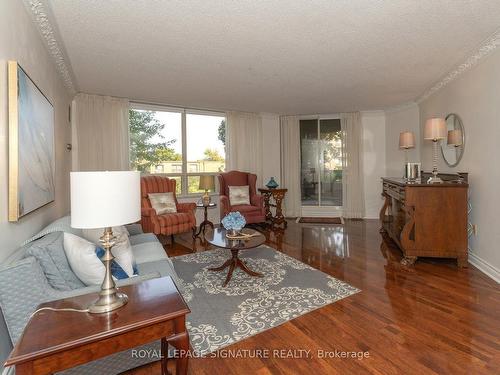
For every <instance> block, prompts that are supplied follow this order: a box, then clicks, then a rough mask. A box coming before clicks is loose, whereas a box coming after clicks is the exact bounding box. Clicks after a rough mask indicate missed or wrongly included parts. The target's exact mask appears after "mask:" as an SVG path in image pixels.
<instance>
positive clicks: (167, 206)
mask: <svg viewBox="0 0 500 375" xmlns="http://www.w3.org/2000/svg"><path fill="white" fill-rule="evenodd" d="M148 198H149V201H150V202H151V207H153V208H154V210H155V211H156V214H157V215H163V214H167V213H175V212H177V206H176V205H175V198H174V193H151V194H148Z"/></svg>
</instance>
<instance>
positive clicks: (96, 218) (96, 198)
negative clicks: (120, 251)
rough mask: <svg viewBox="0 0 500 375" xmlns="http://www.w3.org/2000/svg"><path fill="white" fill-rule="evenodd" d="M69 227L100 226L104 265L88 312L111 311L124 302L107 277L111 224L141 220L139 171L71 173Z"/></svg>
mask: <svg viewBox="0 0 500 375" xmlns="http://www.w3.org/2000/svg"><path fill="white" fill-rule="evenodd" d="M70 185H71V226H72V227H73V228H81V229H96V228H104V229H103V235H102V237H101V239H100V242H101V243H102V247H103V248H104V250H105V253H104V256H103V257H102V258H101V259H102V261H103V263H104V266H105V268H106V273H105V276H104V280H103V283H102V285H101V292H100V293H99V298H98V300H97V301H96V302H94V303H93V304H92V305H90V306H89V312H91V313H105V312H108V311H112V310H115V309H117V308H119V307H121V306H123V305H125V304H126V303H127V301H128V297H127V296H126V295H125V294H123V293H119V292H118V291H117V289H116V285H115V282H114V280H113V277H112V276H111V269H110V268H111V261H112V260H113V259H114V256H113V254H112V253H111V248H112V247H113V245H114V244H115V238H116V237H114V236H113V231H112V229H111V227H114V226H120V225H124V224H130V223H134V222H136V221H138V220H140V219H141V200H140V199H141V189H140V172H135V171H134V172H132V171H123V172H121V171H116V172H71V174H70Z"/></svg>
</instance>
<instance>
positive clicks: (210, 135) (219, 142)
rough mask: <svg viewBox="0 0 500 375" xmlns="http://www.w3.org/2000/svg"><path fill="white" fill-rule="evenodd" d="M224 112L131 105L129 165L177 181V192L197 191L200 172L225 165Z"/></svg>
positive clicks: (214, 171)
mask: <svg viewBox="0 0 500 375" xmlns="http://www.w3.org/2000/svg"><path fill="white" fill-rule="evenodd" d="M225 129H226V118H225V116H224V113H220V112H208V111H194V110H189V109H179V108H167V107H158V106H149V105H140V104H132V106H131V109H130V165H131V168H132V169H134V170H138V171H141V172H142V173H144V174H160V175H165V176H167V177H169V178H175V179H176V180H177V192H176V193H177V195H184V196H185V195H189V194H200V193H203V191H200V190H199V189H198V185H199V181H200V176H201V175H216V174H218V173H220V172H224V170H225V167H226V156H225V134H226V130H225Z"/></svg>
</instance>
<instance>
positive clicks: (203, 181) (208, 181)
mask: <svg viewBox="0 0 500 375" xmlns="http://www.w3.org/2000/svg"><path fill="white" fill-rule="evenodd" d="M198 189H199V190H205V194H203V197H202V198H201V200H202V202H203V205H204V206H208V205H209V204H210V195H208V191H209V190H211V191H215V178H214V176H213V175H210V176H200V185H199V187H198Z"/></svg>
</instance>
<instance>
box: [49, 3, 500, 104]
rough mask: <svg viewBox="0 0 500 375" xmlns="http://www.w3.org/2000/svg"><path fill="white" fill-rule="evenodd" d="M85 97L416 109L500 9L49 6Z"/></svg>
mask: <svg viewBox="0 0 500 375" xmlns="http://www.w3.org/2000/svg"><path fill="white" fill-rule="evenodd" d="M48 3H49V4H50V7H51V10H52V13H53V16H54V19H55V22H56V23H57V25H56V28H57V29H58V31H59V35H60V37H61V38H62V41H61V42H62V45H63V46H64V48H65V50H66V53H67V56H68V57H69V63H70V66H71V69H72V71H73V74H74V77H75V81H76V82H75V83H76V87H77V89H78V90H79V91H83V92H88V93H97V94H106V95H114V96H120V97H127V98H131V99H138V100H142V101H150V102H159V103H168V104H177V105H185V106H191V107H199V108H214V109H233V110H243V111H256V112H276V113H286V114H299V113H300V114H308V113H334V112H339V111H351V110H370V109H381V108H386V107H391V106H395V105H398V104H401V103H404V102H407V101H410V100H414V99H416V98H417V97H418V96H419V95H421V94H422V93H423V92H424V91H425V90H426V89H428V88H429V87H431V86H432V85H433V84H434V83H435V82H436V81H437V80H439V78H441V77H442V76H443V75H444V74H446V73H447V72H448V71H449V70H450V69H452V68H453V67H454V66H456V65H457V64H458V63H461V62H463V60H464V59H465V58H466V57H468V55H469V54H470V53H471V52H472V51H473V50H474V49H475V48H477V47H478V45H479V44H480V43H481V42H482V41H484V40H485V39H486V38H488V37H489V36H490V35H491V34H492V33H494V32H495V31H496V30H497V28H498V27H499V26H500V1H498V0H439V1H438V0H394V1H382V0H351V1H349V0H345V1H340V0H338V1H332V0H328V1H305V0H303V1H298V0H294V1H290V0H286V1H269V0H268V1H256V0H254V1H230V0H222V1H217V0H210V1H207V0H196V1H161V0H156V1H152V0H149V1H148V0H117V1H101V0H72V1H68V0H49V1H48Z"/></svg>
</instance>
